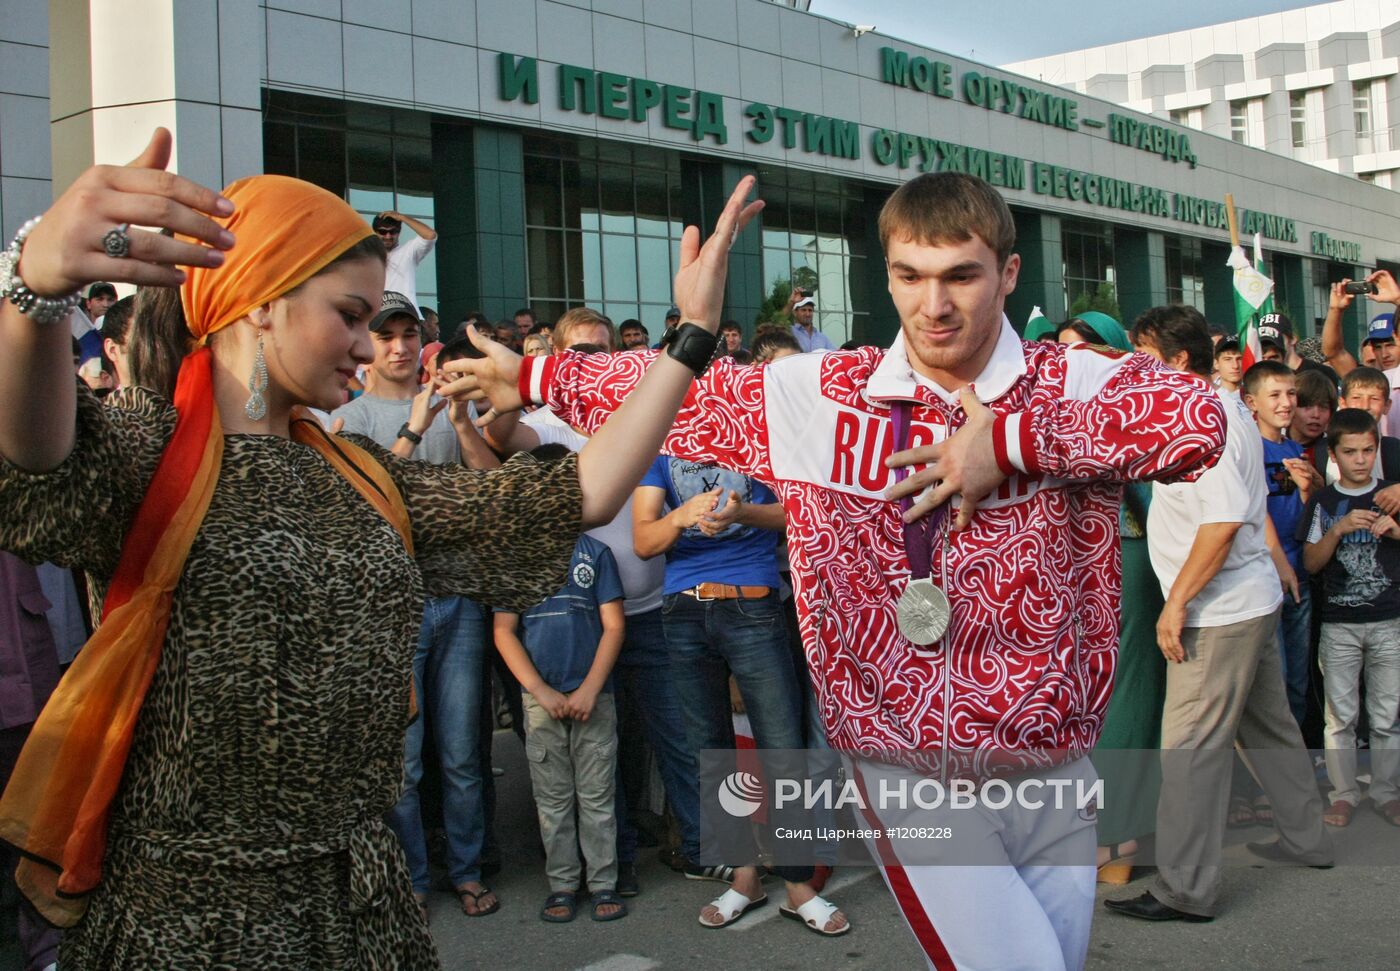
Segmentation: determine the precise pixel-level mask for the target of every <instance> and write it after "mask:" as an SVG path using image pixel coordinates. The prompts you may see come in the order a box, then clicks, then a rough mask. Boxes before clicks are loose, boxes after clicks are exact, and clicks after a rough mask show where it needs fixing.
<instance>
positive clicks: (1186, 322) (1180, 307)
mask: <svg viewBox="0 0 1400 971" xmlns="http://www.w3.org/2000/svg"><path fill="white" fill-rule="evenodd" d="M1128 336H1129V338H1130V339H1131V340H1132V342H1133V343H1134V344H1150V345H1151V346H1152V347H1154V348H1156V349H1157V352H1158V353H1159V354H1161V355H1162V360H1163V361H1170V360H1171V359H1172V358H1174V357H1176V356H1177V355H1178V354H1180V353H1181V352H1182V351H1185V352H1186V366H1187V368H1188V369H1190V370H1191V371H1192V372H1193V373H1195V374H1198V375H1200V376H1201V377H1203V378H1208V377H1210V372H1211V371H1213V370H1215V354H1214V350H1215V348H1214V347H1213V346H1212V345H1211V342H1210V331H1209V330H1207V327H1206V319H1205V317H1203V316H1201V312H1200V311H1199V310H1197V309H1196V308H1195V307H1188V306H1186V305H1184V304H1179V303H1173V304H1168V305H1166V306H1163V307H1153V308H1151V309H1150V310H1144V311H1143V312H1142V313H1141V314H1140V315H1138V319H1137V320H1136V321H1134V322H1133V330H1132V333H1131V334H1129V335H1128Z"/></svg>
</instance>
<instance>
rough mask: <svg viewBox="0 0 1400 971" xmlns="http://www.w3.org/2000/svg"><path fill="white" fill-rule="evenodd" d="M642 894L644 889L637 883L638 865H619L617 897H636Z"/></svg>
mask: <svg viewBox="0 0 1400 971" xmlns="http://www.w3.org/2000/svg"><path fill="white" fill-rule="evenodd" d="M641 892H642V888H641V886H640V885H639V884H638V883H637V864H635V863H619V864H618V865H617V895H618V896H619V897H635V896H637V894H639V893H641Z"/></svg>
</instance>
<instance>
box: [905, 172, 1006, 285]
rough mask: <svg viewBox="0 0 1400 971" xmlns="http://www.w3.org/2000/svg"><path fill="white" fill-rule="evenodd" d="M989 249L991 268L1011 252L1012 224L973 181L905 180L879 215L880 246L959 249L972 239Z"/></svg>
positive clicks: (954, 176)
mask: <svg viewBox="0 0 1400 971" xmlns="http://www.w3.org/2000/svg"><path fill="white" fill-rule="evenodd" d="M974 235H975V236H977V237H979V238H980V239H981V240H982V242H984V243H986V244H987V245H988V246H989V247H991V249H992V252H994V253H996V255H997V266H999V267H1002V266H1005V265H1006V260H1007V258H1008V257H1010V256H1011V251H1012V250H1013V249H1015V248H1016V223H1015V221H1014V220H1012V218H1011V210H1010V209H1008V208H1007V207H1006V200H1005V199H1003V198H1002V197H1001V194H1000V193H999V192H997V190H996V189H993V188H992V187H991V185H989V184H988V183H986V182H984V181H983V180H981V179H979V178H977V177H976V176H975V175H965V174H964V173H961V172H930V173H928V174H925V175H920V176H918V177H916V178H913V179H910V180H909V181H908V182H906V183H904V184H903V185H902V186H900V187H899V188H898V189H896V190H895V192H894V195H892V196H890V197H889V199H887V200H886V201H885V205H884V207H883V208H882V209H881V210H880V246H881V248H882V249H884V250H885V252H889V248H890V239H891V238H893V237H896V236H898V237H900V238H908V239H911V240H913V241H914V242H916V243H920V244H923V245H926V246H942V245H944V244H945V243H953V242H957V243H965V242H967V241H968V240H970V239H971V238H972V237H973V236H974Z"/></svg>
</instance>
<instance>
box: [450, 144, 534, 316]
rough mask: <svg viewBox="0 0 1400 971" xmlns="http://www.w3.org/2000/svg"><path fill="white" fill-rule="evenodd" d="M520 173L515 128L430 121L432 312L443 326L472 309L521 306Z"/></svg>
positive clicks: (507, 310) (492, 311) (498, 312)
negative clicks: (434, 284) (434, 305)
mask: <svg viewBox="0 0 1400 971" xmlns="http://www.w3.org/2000/svg"><path fill="white" fill-rule="evenodd" d="M524 172H525V168H524V145H523V141H522V139H521V136H520V133H519V132H517V131H512V130H510V129H507V128H496V127H494V126H491V125H477V126H472V127H468V126H465V125H447V124H435V125H434V126H433V197H434V200H435V207H434V219H435V222H436V226H435V228H436V229H437V231H438V237H439V240H438V245H437V273H438V313H439V314H440V315H441V317H442V319H443V321H444V323H445V327H446V332H450V331H451V329H452V328H455V327H456V325H457V323H458V321H460V320H461V319H462V318H463V317H464V316H466V314H467V313H469V312H471V311H473V310H480V311H482V312H484V313H485V314H486V315H487V316H488V317H490V318H491V319H492V320H499V319H501V318H503V317H507V316H509V315H510V314H511V313H512V312H514V311H515V310H516V309H517V308H519V307H522V306H524V305H525V302H526V300H525V297H526V290H527V287H526V278H525V258H526V257H525V175H524Z"/></svg>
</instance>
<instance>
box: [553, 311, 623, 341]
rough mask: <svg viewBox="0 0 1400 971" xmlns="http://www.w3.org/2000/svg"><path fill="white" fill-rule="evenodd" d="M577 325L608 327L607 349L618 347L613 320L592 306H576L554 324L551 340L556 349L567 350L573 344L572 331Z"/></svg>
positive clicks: (565, 312)
mask: <svg viewBox="0 0 1400 971" xmlns="http://www.w3.org/2000/svg"><path fill="white" fill-rule="evenodd" d="M576 327H606V328H607V329H608V347H607V350H610V351H611V350H616V349H617V335H616V334H614V333H613V325H612V321H611V320H609V319H608V318H607V317H605V316H603V315H602V314H600V313H599V312H598V311H596V310H594V309H593V308H591V307H574V308H573V309H572V310H566V311H564V313H563V314H562V315H561V316H560V317H559V319H558V320H557V321H556V322H555V324H554V333H552V334H550V340H551V341H552V342H553V344H554V349H555V350H556V351H567V350H568V349H569V347H570V346H572V344H573V341H572V340H571V339H570V336H571V332H572V331H573V330H574V329H575V328H576Z"/></svg>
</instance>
